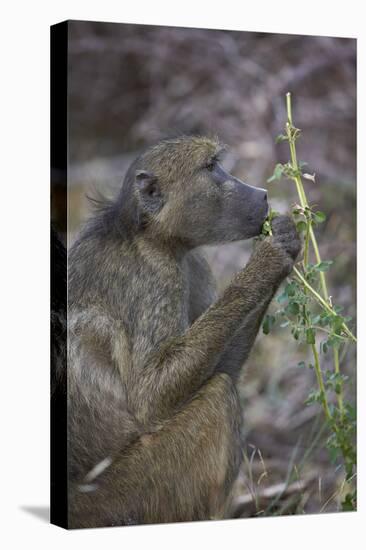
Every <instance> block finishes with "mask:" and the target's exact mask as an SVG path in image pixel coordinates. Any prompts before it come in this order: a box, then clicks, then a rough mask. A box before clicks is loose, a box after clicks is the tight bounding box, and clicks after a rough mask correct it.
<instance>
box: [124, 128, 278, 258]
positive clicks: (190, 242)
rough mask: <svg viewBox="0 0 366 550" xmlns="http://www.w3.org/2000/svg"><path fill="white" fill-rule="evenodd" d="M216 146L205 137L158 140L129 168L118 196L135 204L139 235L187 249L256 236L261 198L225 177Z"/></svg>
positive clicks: (252, 189)
mask: <svg viewBox="0 0 366 550" xmlns="http://www.w3.org/2000/svg"><path fill="white" fill-rule="evenodd" d="M222 149H223V148H222V147H221V146H220V144H219V142H218V141H216V140H212V139H208V138H206V137H180V138H177V139H170V140H164V141H162V142H160V143H158V144H157V145H155V146H153V147H151V148H150V149H148V150H147V151H146V152H145V153H144V154H142V155H141V156H140V157H139V158H138V159H137V160H136V161H135V163H134V164H133V165H132V166H131V168H130V170H129V172H128V174H127V176H126V181H125V183H124V189H122V192H121V197H120V198H121V200H123V196H125V197H126V192H127V187H128V193H129V194H130V193H132V194H133V196H134V199H135V208H136V216H137V218H138V220H139V224H140V226H141V225H142V227H143V228H144V230H147V231H152V232H155V233H157V234H159V236H161V237H164V238H169V239H175V240H177V241H180V242H181V243H183V244H184V245H185V246H187V247H190V248H193V247H196V246H200V245H203V244H218V243H224V242H230V241H237V240H241V239H247V238H250V237H254V236H255V235H258V234H259V233H260V231H261V227H262V224H263V221H264V219H265V217H266V215H267V210H268V204H267V193H266V191H265V190H264V189H260V188H256V187H251V186H250V185H247V184H246V183H244V182H242V181H240V180H239V179H238V178H235V177H234V176H232V175H231V174H229V173H228V172H227V171H226V170H225V169H224V168H223V167H222V166H221V164H220V154H221V152H222Z"/></svg>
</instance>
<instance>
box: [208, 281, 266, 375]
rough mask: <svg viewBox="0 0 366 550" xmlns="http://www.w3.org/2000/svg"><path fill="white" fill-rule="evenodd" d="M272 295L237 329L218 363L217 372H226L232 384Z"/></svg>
mask: <svg viewBox="0 0 366 550" xmlns="http://www.w3.org/2000/svg"><path fill="white" fill-rule="evenodd" d="M273 294H274V292H268V295H267V296H266V297H265V298H264V299H263V301H262V302H261V303H260V304H258V305H257V307H256V308H255V309H254V310H253V311H252V312H251V313H250V314H249V315H247V317H246V319H245V320H244V321H243V323H241V324H240V326H239V327H238V328H237V330H236V332H235V334H234V336H233V337H232V339H231V342H230V343H229V344H228V346H227V347H226V349H225V351H224V352H223V354H222V356H221V358H220V360H219V362H218V366H217V371H218V372H226V373H227V374H229V375H230V376H231V378H232V379H233V380H234V382H236V381H237V380H238V378H239V375H240V371H241V368H242V367H243V365H244V363H245V361H246V360H247V359H248V356H249V354H250V351H251V349H252V347H253V344H254V341H255V339H256V336H257V334H258V331H259V329H260V326H261V323H262V319H263V316H264V314H265V312H266V310H267V308H268V306H269V304H270V302H271V300H272V298H273Z"/></svg>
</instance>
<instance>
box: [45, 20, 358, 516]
mask: <svg viewBox="0 0 366 550" xmlns="http://www.w3.org/2000/svg"><path fill="white" fill-rule="evenodd" d="M68 53H69V82H68V86H69V88H68V90H69V97H68V104H69V172H68V185H69V204H68V213H69V216H68V239H69V244H70V243H72V241H73V239H74V238H75V235H76V234H77V232H78V230H79V229H80V226H81V224H82V223H83V221H84V220H85V219H86V218H87V217H88V216H89V215H90V205H89V202H88V200H87V199H86V194H88V195H91V196H93V193H96V192H97V191H98V190H99V191H102V192H103V193H104V194H106V195H107V196H112V195H113V194H114V193H115V192H116V190H117V189H118V187H119V186H120V185H121V182H122V180H123V176H124V174H125V172H126V170H127V168H128V166H129V164H130V162H131V161H132V160H133V159H134V157H135V156H136V155H137V154H138V153H139V152H140V151H141V150H142V149H143V148H145V147H146V146H148V145H150V144H152V143H154V142H155V141H156V140H158V139H160V138H164V137H169V136H171V135H175V134H182V133H186V134H191V133H197V134H215V135H218V136H219V138H220V139H221V140H222V141H223V142H224V143H226V144H227V145H228V153H227V156H226V159H225V160H224V165H225V166H226V168H228V169H229V170H231V171H232V172H233V173H234V175H236V176H238V177H239V178H241V179H243V180H244V181H246V182H247V183H249V184H250V185H256V186H260V187H267V188H268V192H269V198H270V202H271V203H272V206H273V207H274V208H275V209H276V210H279V211H281V212H286V211H288V210H289V209H290V207H291V205H292V204H294V203H295V202H297V195H296V190H295V189H294V184H293V183H291V182H290V181H286V180H283V181H281V182H275V183H268V184H267V183H266V181H267V179H268V178H269V177H270V176H271V174H272V172H273V169H274V166H275V164H276V163H277V162H286V161H287V160H288V156H289V153H288V144H287V143H282V144H275V138H276V136H277V135H278V134H279V133H281V132H282V131H283V127H284V124H285V121H286V110H285V94H286V92H288V91H291V92H292V94H293V99H292V101H293V118H294V124H295V126H297V127H298V128H301V130H302V134H301V138H300V139H299V141H298V142H297V150H298V157H299V159H300V160H302V161H306V162H307V163H308V166H307V167H306V171H307V172H309V173H310V174H313V173H315V183H314V182H312V181H308V180H305V186H306V193H307V195H308V198H309V202H310V203H311V204H314V205H317V209H320V210H322V211H324V212H325V213H326V215H327V220H326V222H325V223H324V224H322V225H321V226H319V229H318V230H317V236H318V241H319V245H320V251H321V255H322V258H323V259H325V260H328V259H332V260H334V265H333V266H332V268H331V270H330V272H329V274H328V280H329V287H330V294H331V295H332V297H333V300H334V302H335V303H336V304H340V305H342V306H344V308H345V309H344V312H345V314H346V315H351V316H352V317H353V321H352V322H351V323H350V324H351V327H352V328H353V327H354V325H355V316H356V311H355V304H356V41H355V40H353V39H344V38H342V39H341V38H330V37H318V36H296V35H283V34H263V33H252V32H244V31H243V32H237V31H235V32H233V31H223V30H202V29H187V28H170V27H153V26H145V25H128V24H115V23H91V22H75V21H72V22H70V24H69V50H68ZM54 200H55V201H57V193H55V194H54ZM54 206H55V208H54V211H55V212H56V213H57V205H54ZM55 224H56V226H57V227H58V229H59V230H60V231H61V232H62V231H63V232H66V226H65V224H64V222H63V219H62V213H61V214H60V216H59V219H57V215H56V219H55ZM251 250H252V243H251V242H250V241H248V242H240V243H234V244H230V245H225V246H220V247H206V248H205V250H204V253H205V255H206V257H207V258H208V261H209V263H210V265H211V266H212V269H213V272H214V274H215V276H216V279H217V283H218V287H219V288H220V289H222V288H223V287H225V286H226V285H227V284H228V283H229V281H230V279H231V277H232V275H233V274H234V273H235V272H236V271H238V270H239V269H240V268H242V267H243V266H244V265H245V263H246V262H247V260H248V258H249V255H250V253H251ZM277 307H278V304H277ZM271 308H272V309H273V310H276V303H275V302H274V303H273V304H272V306H271ZM304 353H305V350H304V349H303V348H302V347H301V346H299V345H297V344H296V343H295V341H294V340H293V339H292V337H291V334H290V332H289V330H288V329H284V328H283V329H281V328H276V329H275V330H274V331H273V332H271V334H270V335H268V336H264V335H263V334H260V335H259V336H258V339H257V342H256V345H255V347H254V349H253V352H252V354H251V357H250V360H249V361H248V363H247V366H246V369H245V373H244V375H243V379H242V382H241V385H240V392H241V396H242V400H243V405H244V430H245V436H246V437H245V448H244V449H243V456H244V462H243V467H242V471H241V473H240V476H239V480H238V483H237V487H236V491H235V494H236V497H235V505H234V506H233V510H232V513H231V515H232V516H234V517H239V516H240V517H248V516H256V515H268V514H271V515H281V514H293V513H318V512H329V511H336V510H338V509H339V506H340V501H341V499H342V486H341V483H342V472H341V471H340V470H339V469H337V468H336V466H335V465H334V464H331V463H330V460H329V455H328V451H327V450H326V449H325V448H324V442H325V437H326V434H325V433H324V430H323V429H322V424H323V417H322V415H321V412H320V409H319V405H317V404H315V405H314V404H313V405H310V406H306V405H304V401H305V400H306V398H307V396H308V393H309V391H310V390H311V388H313V387H314V385H315V383H314V372H313V371H310V370H308V369H299V368H298V367H296V365H297V363H298V362H299V361H301V360H304ZM330 360H331V357H329V361H330ZM326 363H327V361H325V364H324V368H331V363H330V364H329V366H328V367H327V364H326ZM342 367H343V372H344V373H345V374H347V375H348V376H350V383H348V392H349V395H348V398H349V400H350V401H351V402H354V400H355V351H354V349H353V350H352V349H351V350H348V351H347V350H346V351H345V356H344V359H343V362H342Z"/></svg>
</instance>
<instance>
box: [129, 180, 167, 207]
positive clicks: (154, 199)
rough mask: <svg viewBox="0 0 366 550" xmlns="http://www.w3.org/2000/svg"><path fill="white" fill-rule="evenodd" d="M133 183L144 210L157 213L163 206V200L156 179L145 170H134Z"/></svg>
mask: <svg viewBox="0 0 366 550" xmlns="http://www.w3.org/2000/svg"><path fill="white" fill-rule="evenodd" d="M135 181H136V188H137V190H138V193H139V195H140V198H141V202H142V204H143V206H144V208H145V209H146V210H148V211H149V212H154V213H155V212H157V211H159V210H160V208H161V207H162V206H163V199H162V194H161V191H160V186H159V182H158V178H157V177H156V176H155V175H154V174H151V172H147V171H146V170H136V173H135Z"/></svg>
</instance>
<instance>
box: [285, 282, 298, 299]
mask: <svg viewBox="0 0 366 550" xmlns="http://www.w3.org/2000/svg"><path fill="white" fill-rule="evenodd" d="M285 291H286V293H287V295H288V296H294V294H295V292H296V283H289V284H288V285H286V288H285Z"/></svg>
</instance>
